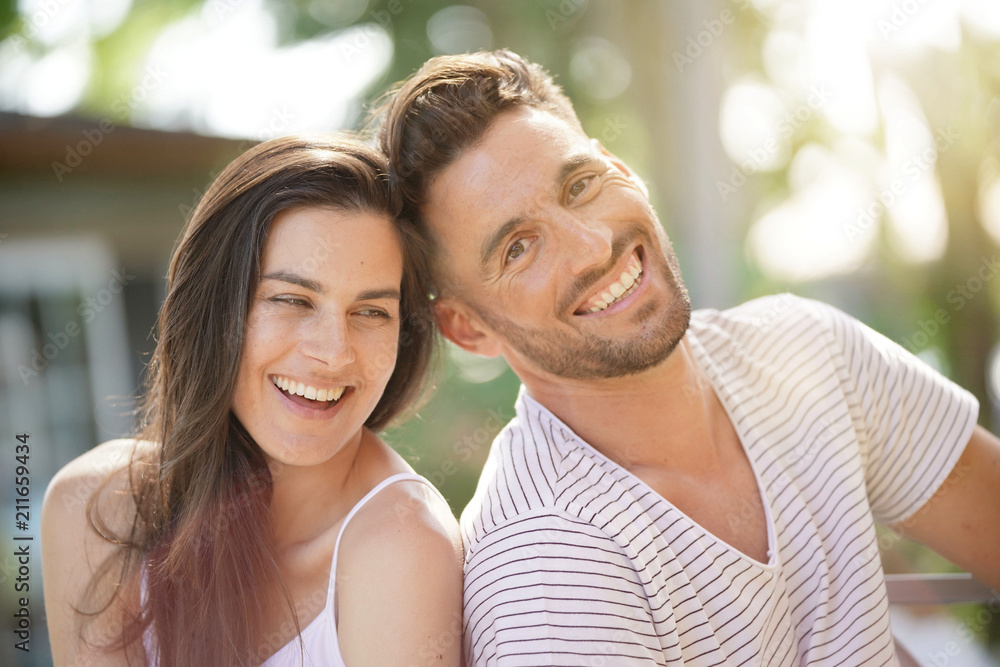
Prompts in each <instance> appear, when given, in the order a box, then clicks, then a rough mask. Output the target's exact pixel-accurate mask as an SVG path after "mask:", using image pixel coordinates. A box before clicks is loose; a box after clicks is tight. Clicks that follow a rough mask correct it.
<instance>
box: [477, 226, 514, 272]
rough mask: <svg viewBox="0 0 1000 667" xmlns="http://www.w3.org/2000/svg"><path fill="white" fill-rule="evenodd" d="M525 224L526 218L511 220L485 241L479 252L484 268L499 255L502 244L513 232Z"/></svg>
mask: <svg viewBox="0 0 1000 667" xmlns="http://www.w3.org/2000/svg"><path fill="white" fill-rule="evenodd" d="M522 222H524V216H520V215H519V216H517V217H516V218H511V219H510V220H508V221H507V222H505V223H503V224H502V225H500V227H499V228H497V230H496V231H494V232H493V233H492V234H490V235H489V237H488V238H487V239H486V240H485V241H483V247H482V249H481V250H480V251H479V261H480V262H481V263H482V265H483V267H486V266H487V265H488V264H489V263H490V260H492V259H493V255H495V254H496V253H497V250H499V249H500V244H501V243H503V240H504V239H505V238H507V236H509V235H510V233H511V232H512V231H514V230H515V229H517V228H518V227H520V226H521V223H522Z"/></svg>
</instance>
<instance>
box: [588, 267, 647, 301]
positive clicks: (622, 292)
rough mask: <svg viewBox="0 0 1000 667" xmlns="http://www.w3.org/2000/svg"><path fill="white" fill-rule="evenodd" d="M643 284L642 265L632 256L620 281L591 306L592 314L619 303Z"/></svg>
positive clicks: (612, 285)
mask: <svg viewBox="0 0 1000 667" xmlns="http://www.w3.org/2000/svg"><path fill="white" fill-rule="evenodd" d="M641 282H642V263H641V262H640V261H639V259H638V258H637V257H636V256H635V255H632V260H631V261H630V262H629V265H628V268H626V269H625V270H624V271H622V275H621V276H620V277H619V278H618V281H617V282H615V283H612V284H611V286H610V287H608V291H607V292H603V293H602V294H601V296H600V298H599V299H598V300H597V301H595V302H594V305H593V306H591V308H590V312H591V313H597V312H600V311H602V310H604V309H605V308H607V307H608V306H610V305H611V304H613V303H617V302H619V301H621V300H622V299H624V298H625V297H627V296H628V295H629V294H631V293H632V292H634V291H635V288H636V287H638V286H639V283H641Z"/></svg>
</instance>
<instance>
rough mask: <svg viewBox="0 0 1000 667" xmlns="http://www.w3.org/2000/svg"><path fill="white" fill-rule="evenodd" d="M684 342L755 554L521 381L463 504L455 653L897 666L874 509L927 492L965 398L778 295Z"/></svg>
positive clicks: (969, 417)
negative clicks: (749, 500)
mask: <svg viewBox="0 0 1000 667" xmlns="http://www.w3.org/2000/svg"><path fill="white" fill-rule="evenodd" d="M687 339H688V341H689V343H690V346H691V349H692V350H693V354H694V358H695V361H696V363H697V364H698V365H699V367H700V368H701V369H702V370H703V371H704V372H705V373H706V375H707V377H708V378H709V380H710V382H711V383H712V385H713V387H714V389H715V391H716V393H717V394H718V397H719V399H720V400H721V402H722V404H723V406H725V409H726V410H727V412H728V414H729V416H730V418H731V420H732V423H733V426H734V427H735V428H736V431H737V433H738V434H739V437H740V440H741V442H742V444H743V447H744V448H745V450H746V452H747V456H748V458H749V460H750V463H751V466H752V467H753V470H754V474H755V475H756V477H757V483H758V487H759V489H760V490H761V492H762V499H763V501H764V502H763V504H764V508H765V514H766V519H767V532H768V547H769V551H768V557H769V561H768V562H767V563H760V562H758V561H756V560H754V559H753V558H750V557H749V556H747V555H745V554H743V553H741V552H740V551H738V550H736V549H734V548H732V547H730V546H729V545H728V544H726V543H725V542H722V541H721V540H719V539H718V538H716V537H715V536H714V535H712V534H711V533H709V532H708V531H706V530H705V529H704V528H702V527H701V526H700V525H698V524H697V523H695V522H694V521H692V520H691V519H690V518H688V517H687V516H686V515H684V514H683V513H682V512H681V511H679V510H678V509H677V508H675V507H673V506H672V505H671V504H670V503H669V502H668V501H666V500H665V499H664V498H663V497H661V496H660V495H658V494H657V493H656V492H654V491H653V490H652V489H650V488H649V487H648V486H647V485H646V484H645V483H644V482H642V481H641V480H639V479H638V478H637V477H635V476H634V475H633V474H631V473H629V472H628V471H626V470H625V469H624V468H622V467H621V466H619V465H617V464H616V463H614V462H612V461H610V460H609V459H608V458H606V457H605V456H603V455H602V454H600V453H599V452H598V451H597V450H595V449H594V448H593V447H591V446H590V445H588V444H587V443H586V442H584V441H582V440H581V439H580V438H579V437H577V436H576V434H574V433H573V431H572V430H570V429H569V427H567V426H566V425H565V424H563V423H562V422H561V421H559V419H558V418H556V417H555V416H554V415H553V414H552V413H550V412H549V411H548V410H546V409H545V408H544V407H543V406H542V405H540V404H539V403H538V402H536V401H535V400H534V399H532V398H531V396H529V395H528V394H527V393H526V392H525V391H524V390H523V388H522V391H521V394H520V396H519V397H518V400H517V405H516V410H517V414H516V417H515V418H514V419H513V420H512V421H511V422H510V424H508V425H507V427H506V428H505V429H504V430H503V431H502V432H501V433H500V434H499V435H498V436H497V439H496V440H495V441H494V444H493V448H492V450H491V452H490V456H489V459H488V461H487V464H486V467H485V469H484V471H483V475H482V478H481V479H480V482H479V486H478V488H477V490H476V494H475V497H474V498H473V500H472V502H471V503H470V504H469V506H468V507H467V508H466V510H465V512H464V513H463V514H462V531H463V536H464V540H465V548H466V565H465V626H466V628H465V630H466V634H465V647H466V653H467V659H468V661H469V663H470V664H474V665H504V666H507V665H546V666H550V665H594V666H598V665H668V664H669V665H684V666H686V667H694V666H707V665H763V666H767V667H771V666H779V665H780V666H786V665H787V666H790V665H806V664H808V665H823V666H829V667H839V666H842V665H852V666H854V665H895V664H896V658H895V653H894V648H893V641H892V636H891V633H890V628H889V614H888V604H887V601H886V592H885V584H884V580H883V574H882V567H881V561H880V558H879V552H878V545H877V541H876V534H875V527H874V522H875V521H879V522H882V523H899V522H902V521H904V520H905V519H906V518H908V517H909V516H911V515H912V514H913V513H914V512H915V511H916V510H917V509H919V508H920V507H921V506H922V505H923V504H924V503H925V502H927V500H928V499H929V498H930V497H931V496H932V495H933V494H934V492H935V490H936V489H937V488H938V487H939V486H940V485H941V484H942V482H943V481H944V480H945V478H946V477H947V476H948V474H949V472H950V471H951V470H952V468H953V467H954V465H955V463H956V461H957V460H958V458H959V456H960V455H961V453H962V451H963V449H964V447H965V445H966V443H967V442H968V440H969V438H970V437H971V435H972V429H973V427H974V426H975V423H976V417H977V414H978V404H977V402H976V400H975V398H974V397H973V396H972V395H971V394H969V393H968V392H966V391H965V390H963V389H961V388H959V387H957V386H956V385H954V384H953V383H951V382H950V381H948V380H947V379H945V378H943V377H941V376H940V375H938V374H937V373H935V372H934V371H933V370H932V369H931V368H930V367H928V366H927V365H925V364H924V363H923V362H921V361H920V360H918V359H916V358H915V357H913V356H912V355H910V354H909V353H907V352H905V351H904V350H902V349H901V348H900V347H899V346H897V345H896V344H895V343H892V342H891V341H889V340H888V339H886V338H884V337H883V336H881V335H880V334H878V333H876V332H874V331H872V330H871V329H869V328H867V327H865V326H864V325H862V324H860V323H859V322H857V321H856V320H854V319H852V318H850V317H848V316H847V315H845V314H844V313H842V312H840V311H838V310H836V309H834V308H832V307H830V306H827V305H824V304H821V303H818V302H814V301H808V300H805V299H801V298H797V297H792V296H790V295H781V296H777V297H768V298H764V299H758V300H755V301H752V302H749V303H747V304H744V305H743V306H740V307H738V308H735V309H732V310H729V311H725V312H718V311H714V310H703V311H697V312H695V313H694V314H693V316H692V322H691V327H690V330H689V332H688V336H687ZM650 409H655V406H650ZM691 446H692V447H698V446H699V445H698V443H691ZM733 520H737V521H738V520H739V517H733Z"/></svg>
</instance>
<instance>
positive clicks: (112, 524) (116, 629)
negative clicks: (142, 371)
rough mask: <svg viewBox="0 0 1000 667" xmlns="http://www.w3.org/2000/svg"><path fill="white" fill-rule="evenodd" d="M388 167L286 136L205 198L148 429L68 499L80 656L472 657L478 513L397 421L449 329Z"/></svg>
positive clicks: (184, 253) (69, 624)
mask: <svg viewBox="0 0 1000 667" xmlns="http://www.w3.org/2000/svg"><path fill="white" fill-rule="evenodd" d="M384 175H385V165H384V161H383V158H382V157H381V156H380V155H379V154H378V153H376V152H374V151H372V150H371V149H369V148H367V147H365V146H364V145H362V144H359V143H355V142H352V141H348V140H338V139H332V138H318V137H314V138H285V139H278V140H274V141H270V142H266V143H264V144H261V145H260V146H257V147H256V148H254V149H251V150H250V151H249V152H247V153H246V154H244V155H243V156H241V157H240V158H238V159H237V160H236V161H235V162H234V163H233V164H231V165H230V166H229V167H228V168H227V169H226V170H225V171H224V172H223V173H222V174H221V175H220V176H219V178H218V179H217V180H216V182H215V183H214V184H213V185H212V187H211V188H210V189H209V191H208V193H206V195H205V197H204V198H203V200H202V201H201V203H200V204H199V205H198V207H197V208H196V209H195V211H194V213H193V215H192V218H191V220H190V222H189V224H188V226H187V228H186V229H185V231H184V234H183V235H182V237H181V240H180V242H179V244H178V246H177V248H176V250H175V252H174V255H173V258H172V260H171V264H170V271H169V276H168V279H169V285H168V295H167V299H166V301H165V302H164V305H163V308H162V310H161V312H160V318H159V323H158V335H157V348H156V352H155V354H154V357H153V359H152V362H151V365H150V368H149V370H148V373H147V377H148V387H147V390H146V394H145V397H144V411H143V422H142V430H141V432H140V433H139V434H138V436H137V437H136V438H135V439H130V440H119V441H112V442H109V443H105V444H103V445H100V446H99V447H97V448H95V449H94V450H92V451H90V452H88V453H86V454H84V455H83V456H81V457H80V458H78V459H76V460H75V461H73V462H71V463H70V464H69V465H67V466H66V467H65V468H64V469H63V470H62V471H60V473H59V474H58V475H57V476H56V477H55V478H54V479H53V481H52V484H51V485H50V487H49V490H48V492H47V494H46V499H45V504H44V507H43V517H42V541H43V553H44V557H43V567H44V575H45V578H46V584H47V585H46V608H47V611H48V623H49V630H50V636H51V641H52V648H53V657H54V660H55V663H56V664H57V665H64V664H80V662H81V661H85V662H94V661H97V662H100V664H115V665H118V664H149V665H159V666H160V667H167V666H173V665H185V666H186V665H251V664H261V663H262V662H263V663H264V664H266V665H270V666H272V667H273V666H278V665H292V664H295V665H298V664H304V665H370V664H424V663H425V662H427V661H433V664H435V665H440V664H458V650H459V644H460V642H459V637H460V636H461V635H460V633H461V628H460V624H459V625H456V619H460V618H461V596H462V593H461V588H462V575H461V570H462V548H461V541H460V539H459V537H458V533H457V526H456V523H455V520H454V518H453V517H452V516H451V513H450V510H449V509H448V505H447V503H446V502H445V500H444V499H443V498H442V497H441V496H440V494H438V493H437V491H436V490H434V489H433V487H431V486H430V484H429V483H428V482H427V481H426V480H424V479H423V478H421V477H419V476H417V475H416V474H414V473H413V471H412V469H411V468H410V467H409V466H408V465H407V464H406V463H405V462H404V461H403V459H402V458H401V457H399V456H398V455H397V454H396V453H395V452H393V451H392V450H391V449H390V448H389V447H388V446H386V445H385V444H384V443H383V442H382V441H381V440H379V438H378V437H377V436H376V435H375V434H374V431H375V430H377V429H380V428H382V427H384V426H385V425H386V424H387V423H389V422H390V421H392V420H393V419H395V418H397V417H398V415H400V414H401V413H402V412H403V411H404V410H405V409H406V408H408V407H410V406H411V405H412V404H413V402H414V401H415V400H416V399H417V398H418V397H419V396H420V395H421V393H422V388H423V386H424V379H425V371H426V369H427V366H428V358H429V355H430V350H431V344H432V339H431V336H432V333H431V328H430V327H429V326H428V321H429V320H428V317H427V312H426V309H427V307H428V304H427V300H426V298H425V295H426V294H427V288H426V286H425V283H424V278H423V276H424V275H425V271H424V270H423V268H422V266H421V262H422V261H423V259H422V258H423V253H422V252H421V250H420V248H419V247H418V243H419V242H418V240H417V239H416V237H415V236H414V235H413V233H412V232H411V231H409V229H408V228H407V227H406V226H405V224H404V223H402V222H398V221H397V218H396V214H397V211H398V208H397V204H396V203H395V201H394V200H393V198H392V197H391V195H390V193H389V190H388V187H387V184H386V179H385V176H384ZM81 500H82V501H84V502H80V501H81ZM418 605H419V607H418ZM418 609H419V612H418V611H417V610H418ZM387 634H388V635H391V636H393V638H394V641H393V642H385V641H382V638H383V637H384V636H385V635H387ZM449 637H450V638H451V640H450V641H444V639H445V638H449Z"/></svg>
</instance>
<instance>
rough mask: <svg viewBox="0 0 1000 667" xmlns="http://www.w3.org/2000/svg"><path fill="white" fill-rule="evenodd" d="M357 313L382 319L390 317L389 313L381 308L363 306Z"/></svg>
mask: <svg viewBox="0 0 1000 667" xmlns="http://www.w3.org/2000/svg"><path fill="white" fill-rule="evenodd" d="M358 314H359V315H364V316H365V317H371V318H373V319H382V320H389V319H392V316H391V315H389V313H387V312H385V311H384V310H381V309H380V308H365V309H364V310H362V311H359V313H358Z"/></svg>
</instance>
